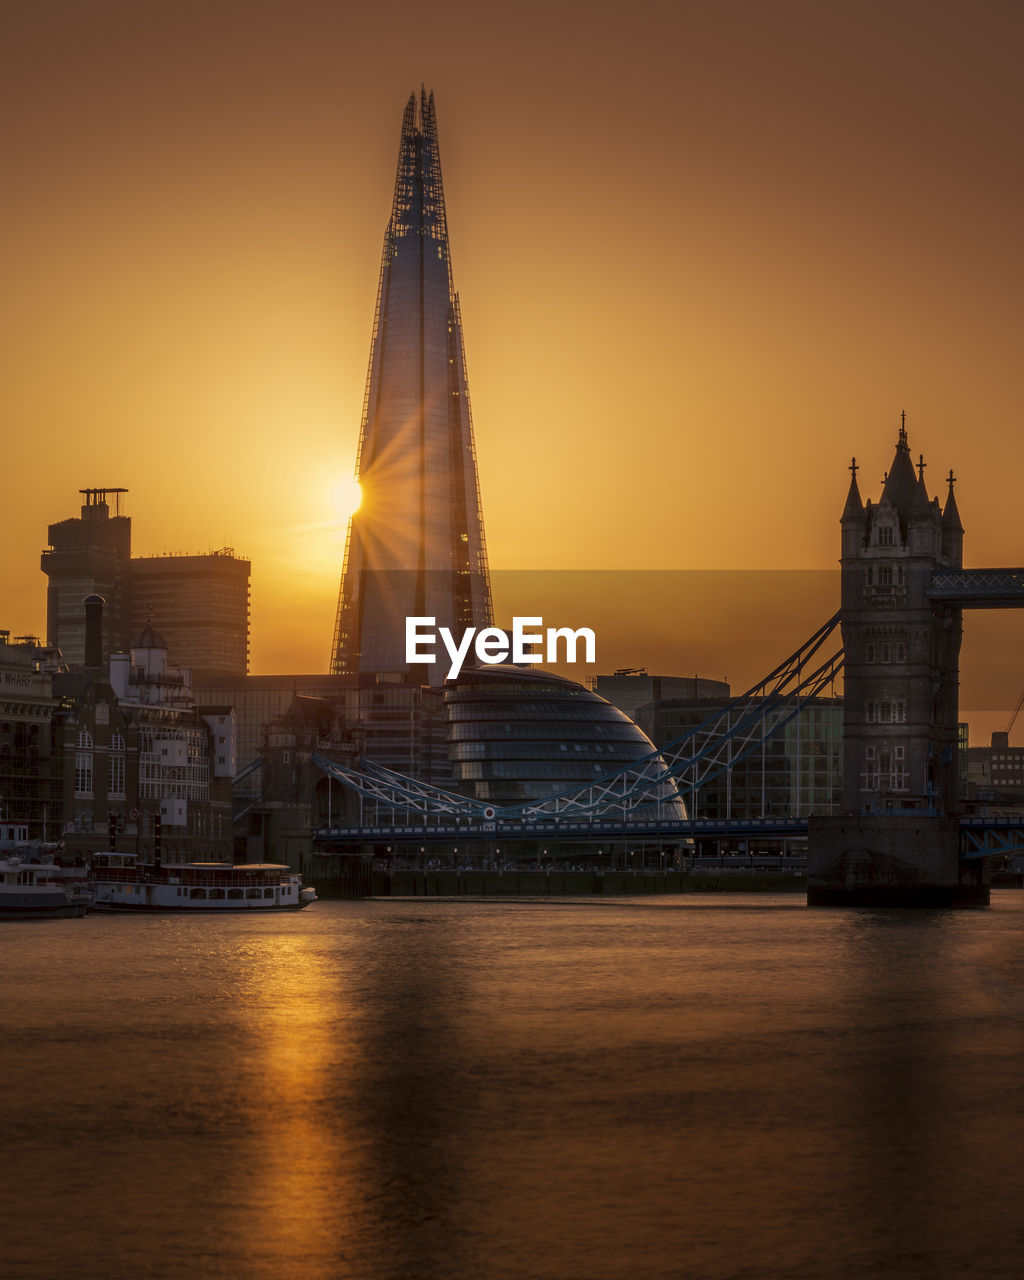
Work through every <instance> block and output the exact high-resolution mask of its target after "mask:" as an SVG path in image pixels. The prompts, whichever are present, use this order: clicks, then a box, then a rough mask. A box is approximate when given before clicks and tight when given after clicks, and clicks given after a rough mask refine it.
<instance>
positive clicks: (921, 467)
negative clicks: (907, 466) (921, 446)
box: [917, 453, 928, 484]
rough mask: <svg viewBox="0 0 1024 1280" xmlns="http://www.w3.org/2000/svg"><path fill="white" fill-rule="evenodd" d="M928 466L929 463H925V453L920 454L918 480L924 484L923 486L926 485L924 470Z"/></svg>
mask: <svg viewBox="0 0 1024 1280" xmlns="http://www.w3.org/2000/svg"><path fill="white" fill-rule="evenodd" d="M927 465H928V463H927V462H925V460H924V454H923V453H921V454H918V458H917V478H918V480H920V481H921V483H922V484H924V469H925V467H926V466H927Z"/></svg>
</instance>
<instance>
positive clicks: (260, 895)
mask: <svg viewBox="0 0 1024 1280" xmlns="http://www.w3.org/2000/svg"><path fill="white" fill-rule="evenodd" d="M92 875H93V885H94V887H95V893H96V899H95V907H96V910H97V911H298V910H300V909H301V908H302V907H308V906H309V904H310V903H311V902H315V901H316V890H315V889H312V888H305V889H304V888H303V887H302V877H301V876H300V875H297V874H296V873H295V872H294V871H292V869H291V867H288V866H285V865H284V864H283V863H278V862H248V863H241V864H238V863H232V862H177V863H158V864H157V865H155V866H153V865H140V864H139V861H138V858H137V857H136V856H135V854H132V853H113V852H110V853H96V854H93V858H92Z"/></svg>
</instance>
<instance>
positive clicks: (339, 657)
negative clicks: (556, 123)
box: [331, 92, 492, 684]
mask: <svg viewBox="0 0 1024 1280" xmlns="http://www.w3.org/2000/svg"><path fill="white" fill-rule="evenodd" d="M356 477H357V479H358V480H359V483H360V486H361V488H362V502H361V505H360V507H359V510H358V511H357V512H356V514H355V515H354V516H353V517H352V520H351V523H350V526H349V533H348V542H347V545H346V548H345V563H344V568H343V570H342V579H341V590H340V593H339V598H338V614H337V622H336V624H335V632H334V650H333V655H332V659H331V671H332V673H334V674H339V675H341V674H346V673H357V672H398V671H403V670H410V671H412V672H415V673H418V674H420V675H421V676H422V679H423V683H425V684H427V683H435V684H440V683H441V682H442V680H443V676H444V672H445V671H446V670H447V661H445V662H443V663H442V662H439V663H438V664H437V666H436V667H433V668H431V667H427V666H416V667H408V665H407V663H406V661H405V619H406V618H407V617H409V616H416V617H433V618H435V619H436V620H437V626H438V627H443V626H446V627H449V628H450V629H451V630H452V631H453V633H455V634H460V633H461V632H462V630H463V629H464V628H466V627H473V626H475V627H484V626H490V625H491V621H492V614H491V590H490V580H489V578H488V572H487V551H486V546H485V543H484V526H483V517H482V514H481V510H480V490H479V484H478V481H477V468H476V453H475V450H474V446H473V423H472V419H471V417H470V409H469V390H468V386H467V382H466V361H465V355H464V351H463V345H462V320H461V317H460V314H459V299H458V295H457V294H456V292H455V289H454V286H453V284H452V269H451V256H450V253H449V249H448V224H447V220H446V218H445V207H444V190H443V188H442V185H441V162H440V158H439V155H438V148H437V127H436V123H435V118H434V95H433V94H431V95H430V96H429V97H428V96H427V95H426V93H425V92H423V93H421V95H420V100H419V103H417V100H416V95H415V94H413V96H412V97H411V98H410V99H409V102H408V105H407V106H406V108H405V117H404V119H403V121H402V141H401V145H400V148H399V152H398V175H397V178H396V180H395V198H394V204H393V205H392V209H391V220H390V221H389V223H388V227H387V232H386V234H385V236H384V254H383V259H382V261H381V271H380V285H379V287H378V291H377V309H376V313H375V315H374V321H373V339H372V344H371V348H370V368H369V372H368V375H367V380H366V396H365V400H364V404H363V421H362V429H361V432H360V437H359V455H358V458H357V462H356ZM438 648H439V649H440V650H441V657H442V658H443V657H445V654H444V649H443V646H441V645H440V644H439V645H438Z"/></svg>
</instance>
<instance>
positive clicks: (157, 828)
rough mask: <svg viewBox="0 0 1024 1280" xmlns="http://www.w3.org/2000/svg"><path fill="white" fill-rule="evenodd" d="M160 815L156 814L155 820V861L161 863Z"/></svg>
mask: <svg viewBox="0 0 1024 1280" xmlns="http://www.w3.org/2000/svg"><path fill="white" fill-rule="evenodd" d="M160 827H161V822H160V815H159V814H156V815H155V816H154V818H153V860H154V862H159V861H160Z"/></svg>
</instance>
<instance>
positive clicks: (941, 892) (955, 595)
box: [316, 420, 1024, 905]
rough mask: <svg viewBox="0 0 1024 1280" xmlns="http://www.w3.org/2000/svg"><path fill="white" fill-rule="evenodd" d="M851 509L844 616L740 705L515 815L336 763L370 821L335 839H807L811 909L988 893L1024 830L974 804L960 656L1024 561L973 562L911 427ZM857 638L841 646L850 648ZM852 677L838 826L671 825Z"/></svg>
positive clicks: (953, 899) (334, 770) (323, 835)
mask: <svg viewBox="0 0 1024 1280" xmlns="http://www.w3.org/2000/svg"><path fill="white" fill-rule="evenodd" d="M850 469H851V473H852V478H851V482H850V490H849V493H848V495H847V500H846V505H845V507H844V510H843V514H842V517H841V527H842V559H841V565H842V577H841V584H842V585H841V607H840V609H839V611H838V612H837V613H836V614H835V615H833V617H832V618H830V619H829V620H828V621H827V622H825V623H823V624H822V626H821V627H819V628H818V630H817V631H816V632H815V633H814V634H813V635H812V636H811V637H810V638H809V639H808V640H807V641H805V642H804V643H803V644H802V645H801V646H800V647H799V648H798V649H797V650H795V651H794V652H793V653H792V654H791V655H790V656H789V657H788V658H786V659H785V660H784V661H783V662H782V663H780V664H779V665H778V666H777V667H775V668H774V669H773V670H772V671H771V672H769V673H768V675H767V676H765V677H764V678H763V679H762V680H760V681H759V682H758V683H757V684H756V685H754V686H753V687H752V688H751V689H749V690H748V691H747V692H746V693H745V694H743V695H742V696H741V697H740V698H737V699H734V700H733V701H732V702H731V703H729V704H728V706H727V707H725V708H723V709H721V710H720V711H719V712H717V713H716V714H715V715H714V716H711V717H709V719H708V720H706V721H705V722H704V723H703V724H701V725H699V726H697V727H696V728H695V729H693V730H691V731H690V732H689V733H687V734H686V735H684V736H683V737H681V738H679V739H677V740H676V741H674V742H671V743H669V744H668V745H667V746H665V747H663V748H660V749H658V750H655V751H653V752H652V753H651V754H650V755H649V756H647V757H646V758H643V759H641V760H638V761H634V762H633V763H631V764H629V765H627V766H623V767H621V768H619V769H616V770H613V771H611V772H609V773H607V774H605V775H604V776H602V777H599V778H596V779H594V780H593V781H591V782H587V783H585V784H582V785H577V786H575V787H571V788H569V789H567V790H565V791H562V792H560V793H558V794H555V795H549V796H545V797H541V798H538V799H536V800H532V801H528V802H523V803H519V804H516V805H505V806H499V805H493V804H489V803H487V802H486V801H481V800H478V799H476V798H474V797H471V796H467V795H463V794H460V793H458V792H456V791H454V790H453V791H446V790H444V789H441V788H438V787H433V786H429V785H427V784H424V783H421V782H418V781H417V780H416V779H413V778H409V777H404V776H402V775H400V774H397V773H394V772H393V771H391V770H388V769H385V768H383V767H382V766H380V765H377V764H374V763H373V762H370V761H363V762H361V763H360V765H359V766H358V767H353V766H351V765H348V764H338V763H336V762H334V761H329V760H326V759H323V758H316V763H317V764H318V765H319V766H320V767H321V768H322V769H323V770H324V772H325V773H327V774H328V776H329V777H330V778H331V779H333V780H335V781H337V782H339V783H341V784H343V785H344V786H346V787H348V788H350V789H351V790H353V791H355V792H356V793H357V794H358V796H359V803H360V815H361V816H360V821H359V823H358V824H355V825H352V824H346V825H344V826H340V825H337V824H329V826H328V827H327V828H324V829H323V830H321V831H319V832H318V833H317V838H318V842H319V844H320V846H321V847H324V848H330V847H340V846H351V845H353V844H366V843H372V844H377V845H380V844H386V845H397V846H401V845H404V844H407V843H408V844H416V843H420V844H422V843H423V842H426V841H435V842H436V841H445V842H447V841H451V840H462V841H470V840H484V841H491V842H493V841H495V840H498V841H502V842H506V843H514V842H516V841H523V840H531V841H536V840H538V839H540V840H544V839H548V840H555V839H558V840H564V841H578V840H582V839H588V840H600V839H615V840H618V839H623V840H627V839H632V840H636V841H647V840H650V841H661V842H673V841H674V842H682V843H685V842H690V841H693V840H694V839H698V838H701V837H709V836H714V837H719V838H721V837H732V838H743V839H755V838H757V839H765V838H768V839H772V838H774V839H780V840H785V839H793V838H806V839H807V841H808V844H809V851H810V869H809V870H810V876H809V891H808V901H809V902H810V903H812V904H819V905H831V904H849V903H861V902H864V903H895V904H913V905H919V904H920V905H925V904H927V905H941V904H946V905H960V904H975V903H984V902H986V901H987V900H988V883H987V867H986V864H985V861H984V860H985V859H986V858H988V857H991V856H992V855H994V854H1006V853H1011V852H1017V851H1019V850H1021V849H1024V820H1021V821H1018V820H1017V819H1013V818H1010V819H988V818H983V817H977V816H973V815H962V814H961V812H960V803H961V802H960V795H959V772H958V768H957V751H958V723H959V714H958V712H959V708H958V689H959V652H960V643H961V637H962V611H963V610H964V609H979V608H985V609H1003V608H1021V607H1024V569H1021V568H979V569H965V568H964V567H963V564H962V554H963V532H964V531H963V526H962V524H961V522H960V516H959V511H958V508H957V503H956V498H955V495H954V486H955V477H954V475H953V473H952V472H950V474H949V477H948V479H947V485H948V488H947V492H946V495H945V501H944V503H942V504H940V503H939V501H938V499H937V498H929V496H928V493H927V489H926V487H925V482H924V459H923V457H921V458H920V459H919V462H918V464H917V467H916V469H915V466H914V463H913V462H912V460H911V455H910V448H909V442H908V438H907V432H906V426H905V420H904V424H903V425H902V426H901V428H900V432H899V437H898V440H897V445H896V452H895V456H894V458H893V463H892V466H891V467H890V469H889V471H888V472H887V474H886V477H885V481H884V484H883V488H882V494H881V497H880V500H879V501H878V502H877V503H872V502H871V501H870V500H868V502H866V503H865V502H863V501H862V499H861V496H860V492H859V487H858V483H857V471H858V467H857V464H856V460H854V462H853V464H852V465H851V468H850ZM840 638H841V644H839V645H838V646H837V644H836V641H838V640H840ZM840 676H842V678H843V681H844V686H845V688H844V715H843V761H844V763H843V788H842V800H841V804H840V805H839V809H840V812H839V813H838V814H836V815H834V816H832V817H828V816H812V817H810V818H808V817H807V816H804V815H800V814H793V815H790V816H786V817H781V818H780V817H772V818H769V817H761V818H754V819H734V818H728V817H727V818H724V819H721V818H720V819H708V818H697V817H694V816H692V815H693V809H692V806H691V807H690V810H689V813H690V815H691V816H688V817H687V818H685V819H680V818H679V817H678V816H672V817H665V816H664V815H662V814H661V813H659V805H660V803H661V802H662V801H663V800H665V799H666V797H669V796H671V795H677V794H678V795H682V796H683V798H684V799H685V798H686V797H687V796H688V795H689V796H692V795H694V794H696V793H697V792H698V791H699V788H700V787H701V786H704V785H706V784H707V783H708V782H709V781H710V780H712V779H714V778H716V777H719V776H721V775H722V774H723V773H724V774H728V773H729V772H730V771H731V770H732V769H733V768H735V767H736V765H738V764H739V763H741V762H743V761H745V760H748V759H750V758H751V757H754V758H755V760H756V756H757V753H758V752H759V751H760V752H762V754H763V751H764V746H765V743H766V742H767V741H769V740H770V739H771V738H772V737H773V736H775V735H776V734H778V733H780V732H781V731H782V730H783V729H784V727H785V726H786V725H787V724H788V723H789V722H790V721H791V720H792V719H794V718H795V717H796V716H798V715H799V714H800V711H801V709H802V708H803V707H804V706H805V705H807V702H808V700H810V699H813V698H815V697H817V696H820V695H821V694H822V693H823V692H824V691H827V690H829V689H833V690H834V687H835V683H836V681H837V679H838V678H839V677H840Z"/></svg>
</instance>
